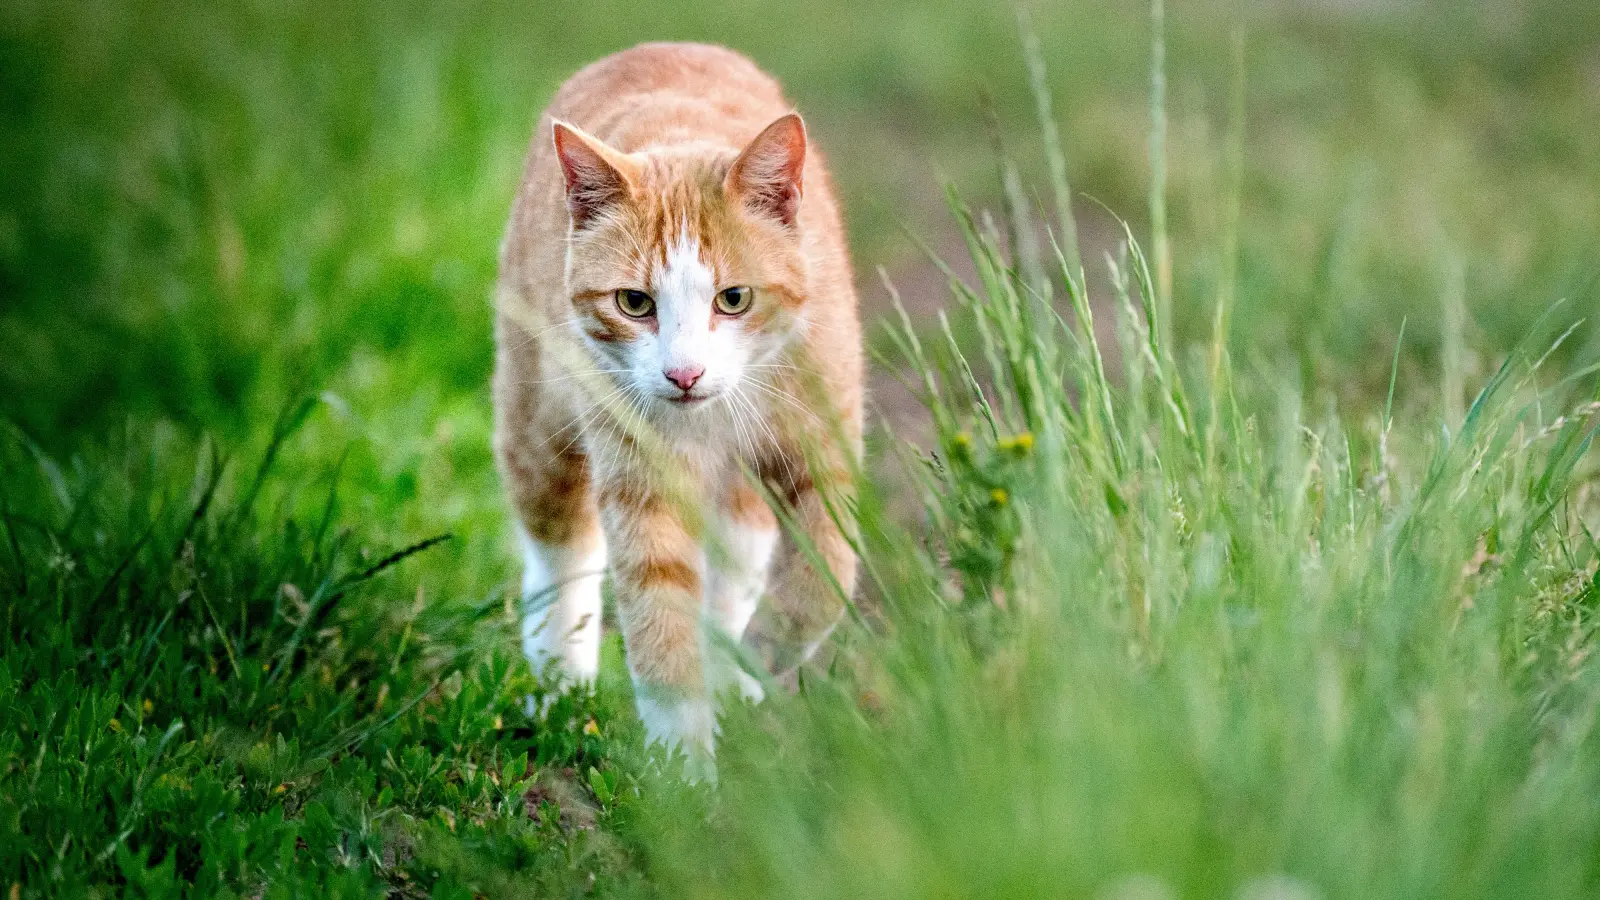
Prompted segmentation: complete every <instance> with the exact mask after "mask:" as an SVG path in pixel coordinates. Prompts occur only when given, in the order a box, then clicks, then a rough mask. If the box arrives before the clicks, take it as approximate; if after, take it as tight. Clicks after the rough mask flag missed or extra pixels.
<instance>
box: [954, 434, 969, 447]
mask: <svg viewBox="0 0 1600 900" xmlns="http://www.w3.org/2000/svg"><path fill="white" fill-rule="evenodd" d="M951 440H953V441H955V445H956V446H957V447H971V446H972V435H970V434H967V433H966V432H965V431H958V432H956V436H955V437H954V438H952V439H951Z"/></svg>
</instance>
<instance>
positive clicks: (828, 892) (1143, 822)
mask: <svg viewBox="0 0 1600 900" xmlns="http://www.w3.org/2000/svg"><path fill="white" fill-rule="evenodd" d="M1158 83H1159V82H1158ZM1042 108H1046V109H1047V108H1048V107H1047V106H1042ZM1051 152H1052V154H1054V153H1056V152H1058V151H1055V150H1054V149H1053V148H1052V151H1051ZM1051 171H1064V164H1063V163H1062V161H1061V160H1060V159H1054V160H1052V166H1051ZM1060 183H1062V184H1064V183H1065V180H1064V178H1063V179H1060ZM1060 208H1065V207H1064V206H1062V207H1060ZM952 212H953V214H954V215H955V217H956V220H957V221H958V223H959V224H960V225H961V227H962V229H963V233H964V235H965V238H966V245H967V249H968V251H969V252H970V254H971V257H972V262H973V264H974V268H975V271H976V273H977V278H976V281H974V282H973V283H970V284H968V283H963V282H961V281H960V280H957V279H954V278H953V279H952V280H951V283H950V287H951V291H952V297H953V299H954V304H953V306H952V307H950V308H949V309H948V310H947V311H946V312H945V313H944V314H941V318H940V325H941V328H940V329H939V330H938V331H937V332H936V333H933V334H932V335H931V336H930V335H929V334H927V333H923V332H920V331H919V330H918V329H917V328H915V327H912V325H911V324H910V322H909V320H907V321H905V324H904V326H903V327H902V328H900V329H899V331H898V333H897V335H896V339H897V342H898V345H899V347H900V349H901V351H902V352H903V355H904V357H905V359H906V360H907V362H908V363H909V367H910V369H911V371H912V372H913V378H912V379H911V381H912V383H913V384H914V386H915V387H916V388H917V390H918V391H919V392H920V394H921V399H922V401H923V402H924V403H925V404H926V405H927V407H928V409H929V412H930V413H931V416H932V419H933V422H934V427H935V437H934V444H933V445H932V446H930V447H928V448H925V449H924V450H923V451H921V452H920V453H919V454H918V455H917V456H916V458H915V459H914V460H912V461H911V463H910V465H911V467H912V469H913V471H914V475H915V477H916V479H917V483H918V484H919V486H920V494H921V497H922V500H923V508H924V520H923V522H922V523H921V524H920V527H917V528H913V529H911V530H905V529H902V528H897V527H895V526H894V525H893V524H891V523H887V522H885V521H883V520H882V519H881V517H880V514H879V513H878V512H877V509H878V507H877V506H876V505H875V504H874V501H873V498H872V497H871V496H870V495H869V496H868V497H866V498H865V499H864V500H863V502H862V506H861V514H862V516H863V517H864V519H865V520H866V522H867V524H868V527H866V528H864V534H866V535H867V536H868V537H867V538H866V539H865V540H866V543H867V546H866V547H864V548H863V552H864V561H865V564H866V569H867V571H868V572H869V575H870V578H871V580H872V582H873V585H874V587H875V588H876V590H877V592H878V595H879V596H880V597H881V600H882V615H881V621H880V626H881V627H879V628H877V629H876V630H873V631H870V632H869V631H855V632H854V633H852V634H850V635H847V636H846V637H844V638H842V641H841V642H842V645H843V650H842V652H841V655H840V657H839V658H838V659H836V660H835V663H834V667H833V670H832V671H831V673H830V674H829V676H828V677H825V678H818V679H813V680H812V681H811V682H810V683H809V684H808V686H807V689H806V690H804V691H802V692H801V694H800V695H799V696H797V697H794V698H790V699H781V698H780V699H778V700H775V701H774V702H773V703H772V704H771V705H770V706H769V707H768V708H765V709H763V710H761V711H759V712H758V713H755V714H752V715H746V716H736V717H735V720H734V721H733V722H731V723H730V724H729V728H728V734H727V735H726V739H725V741H724V744H723V750H722V757H721V762H720V766H721V770H722V773H723V781H722V796H721V807H722V808H721V810H720V815H718V816H717V817H716V818H715V819H714V820H713V821H712V822H711V823H710V825H709V826H707V827H706V828H698V827H691V828H682V827H679V828H677V829H676V830H675V831H674V830H673V829H668V833H669V834H675V835H676V837H675V839H663V840H662V841H661V848H660V849H659V852H658V853H657V855H656V856H655V857H654V859H655V861H656V863H657V865H658V866H659V867H660V869H661V870H662V874H663V877H664V879H665V881H666V883H667V884H668V885H669V889H670V891H671V892H673V893H675V894H681V895H683V896H695V897H745V896H765V897H777V898H812V897H819V898H820V897H828V898H835V897H874V898H895V897H908V898H910V897H919V898H920V897H930V896H984V897H1039V896H1102V897H1134V896H1137V897H1202V896H1249V897H1257V896H1272V897H1324V896H1326V897H1362V898H1382V897H1395V898H1401V897H1405V898H1417V897H1452V898H1459V897H1478V896H1482V897H1494V896H1539V897H1584V896H1591V895H1593V894H1594V893H1595V891H1596V890H1597V889H1600V870H1597V869H1596V868H1595V865H1594V858H1593V853H1592V850H1593V848H1594V847H1595V846H1596V842H1597V841H1600V768H1597V767H1596V766H1595V761H1596V760H1597V759H1600V755H1597V754H1600V731H1597V730H1596V724H1597V722H1596V716H1595V714H1594V713H1595V710H1596V709H1600V669H1597V668H1596V666H1595V664H1594V663H1593V648H1594V644H1593V641H1594V628H1595V624H1596V618H1595V616H1596V612H1595V608H1596V603H1597V602H1600V578H1597V575H1596V564H1597V560H1600V547H1597V544H1596V541H1595V538H1594V536H1593V534H1592V531H1591V529H1593V528H1594V527H1595V523H1596V519H1595V512H1596V510H1595V509H1594V507H1593V504H1592V494H1586V493H1585V492H1581V491H1578V490H1577V489H1578V488H1579V487H1580V486H1582V485H1586V484H1588V483H1590V480H1591V479H1592V478H1593V475H1594V471H1593V464H1592V461H1591V460H1590V457H1589V456H1588V453H1589V450H1590V448H1591V444H1592V441H1593V439H1594V436H1595V433H1596V424H1595V422H1596V416H1595V411H1596V408H1597V407H1596V406H1595V405H1594V403H1593V402H1591V401H1593V400H1594V398H1595V395H1594V394H1592V393H1585V392H1584V391H1583V390H1581V389H1580V387H1581V385H1582V384H1584V383H1586V381H1585V379H1567V380H1558V379H1556V378H1555V377H1553V376H1554V374H1555V373H1550V372H1543V371H1541V365H1542V364H1543V363H1544V362H1545V360H1546V359H1547V358H1548V357H1549V353H1548V349H1549V348H1550V344H1551V336H1550V335H1548V334H1545V335H1544V336H1543V337H1541V336H1540V333H1536V334H1534V335H1530V337H1529V338H1528V340H1527V341H1525V342H1524V344H1523V345H1522V346H1519V347H1518V348H1517V349H1516V350H1515V351H1514V352H1512V353H1510V354H1508V355H1507V356H1506V357H1505V359H1504V361H1503V362H1502V363H1501V364H1500V366H1499V367H1498V370H1497V371H1496V372H1495V373H1494V375H1493V376H1492V377H1491V378H1489V379H1488V380H1487V383H1486V384H1484V385H1483V386H1482V388H1481V390H1480V391H1479V393H1478V394H1477V396H1476V398H1475V399H1474V400H1473V401H1472V403H1471V405H1470V407H1469V408H1467V409H1465V410H1464V411H1463V412H1462V413H1461V415H1460V418H1459V419H1458V420H1456V421H1453V422H1452V421H1448V420H1447V421H1446V422H1445V424H1443V425H1442V426H1441V425H1438V424H1434V423H1432V422H1430V421H1428V420H1426V419H1423V418H1413V419H1406V420H1403V419H1399V418H1396V417H1395V416H1394V414H1393V403H1394V388H1393V385H1394V377H1393V375H1391V379H1390V380H1391V385H1392V387H1391V393H1390V399H1389V402H1388V404H1387V405H1386V406H1385V408H1384V409H1382V410H1381V411H1372V410H1368V411H1364V412H1362V413H1360V414H1359V415H1358V417H1357V418H1356V419H1355V421H1354V424H1352V423H1351V422H1348V421H1344V420H1342V419H1341V418H1340V416H1339V414H1338V413H1337V412H1336V411H1329V412H1326V413H1322V414H1315V415H1314V414H1311V413H1308V412H1307V411H1306V409H1305V408H1304V402H1303V400H1302V397H1301V395H1300V393H1299V392H1298V391H1297V390H1296V389H1295V387H1294V386H1293V383H1292V381H1291V380H1290V379H1288V378H1278V379H1275V378H1273V377H1272V376H1271V375H1270V373H1269V374H1268V375H1267V376H1266V377H1265V378H1262V377H1250V378H1247V377H1243V376H1242V375H1241V374H1240V373H1237V372H1236V371H1235V370H1234V363H1233V362H1232V360H1231V358H1230V356H1229V355H1228V354H1227V353H1226V352H1225V349H1226V345H1225V337H1224V336H1223V335H1224V333H1225V332H1224V329H1223V327H1222V325H1225V322H1226V318H1225V314H1226V309H1225V308H1219V311H1218V314H1217V316H1216V317H1215V318H1216V320H1217V321H1218V322H1219V323H1222V325H1219V327H1218V336H1217V337H1216V339H1215V340H1216V341H1217V346H1216V347H1214V348H1213V350H1212V352H1211V353H1209V354H1207V358H1206V360H1205V362H1204V364H1202V365H1195V366H1187V367H1186V366H1185V365H1184V364H1183V360H1182V359H1181V357H1180V354H1179V353H1178V352H1177V350H1176V348H1175V347H1174V346H1173V345H1172V344H1171V343H1170V341H1169V340H1168V339H1167V337H1166V335H1167V334H1169V333H1170V332H1169V329H1168V328H1167V327H1166V323H1165V322H1164V317H1165V309H1164V307H1165V302H1164V301H1163V298H1162V291H1163V288H1162V285H1161V280H1162V279H1161V277H1160V276H1158V275H1155V274H1153V272H1152V266H1151V264H1150V262H1149V261H1148V260H1147V257H1146V254H1145V251H1144V249H1143V248H1142V246H1141V245H1140V243H1139V242H1138V241H1137V240H1135V238H1134V236H1133V233H1132V231H1131V230H1128V231H1126V233H1125V236H1126V240H1125V242H1124V244H1123V246H1122V249H1121V253H1120V255H1118V256H1117V257H1115V258H1113V259H1108V260H1106V263H1107V264H1108V265H1109V267H1110V283H1111V285H1112V291H1113V296H1112V297H1109V298H1089V297H1088V296H1087V295H1086V292H1085V286H1084V285H1085V279H1084V277H1083V271H1082V270H1081V269H1079V268H1078V267H1077V266H1075V265H1074V264H1073V260H1074V259H1075V254H1076V251H1075V249H1068V248H1063V247H1060V246H1057V247H1056V248H1055V252H1054V255H1053V257H1052V261H1053V265H1054V270H1053V271H1051V272H1049V273H1048V275H1049V277H1048V278H1047V279H1046V281H1045V282H1044V283H1046V284H1048V285H1051V286H1053V287H1052V289H1053V290H1054V291H1057V292H1060V293H1061V294H1062V295H1064V296H1065V298H1066V300H1067V304H1066V305H1067V306H1068V307H1069V308H1070V311H1071V313H1072V315H1070V316H1065V317H1064V316H1063V315H1061V314H1059V313H1058V310H1057V308H1056V306H1055V305H1054V304H1052V302H1051V298H1050V296H1049V293H1048V292H1041V291H1040V290H1039V288H1038V286H1039V285H1040V284H1041V281H1040V279H1039V277H1038V274H1039V273H1037V272H1030V271H1028V268H1029V266H1028V265H1027V260H1025V259H1019V258H1017V257H1013V256H1011V255H1009V254H1008V252H1007V250H1006V249H1005V248H1006V246H1007V242H1006V241H1005V240H1004V239H1003V238H1002V236H1001V231H1002V229H1001V228H999V227H997V226H995V224H994V223H993V221H992V220H991V219H989V218H987V217H984V216H979V215H975V214H974V213H972V212H971V211H970V210H969V209H967V208H966V207H965V206H964V205H963V204H962V203H961V202H960V200H959V198H956V197H955V196H954V195H952ZM1027 212H1028V211H1027V210H1024V209H1018V208H1011V209H1008V210H1006V219H1007V220H1008V222H1007V225H1008V229H1009V233H1011V234H1015V233H1017V232H1018V231H1020V230H1022V229H1025V228H1027V227H1029V226H1028V224H1027V222H1026V215H1025V214H1026V213H1027ZM1056 233H1064V234H1071V233H1072V232H1071V229H1070V228H1067V227H1059V228H1058V229H1057V230H1056ZM1225 241H1227V242H1231V241H1232V238H1231V237H1229V238H1226V239H1225ZM1232 290H1233V288H1232V287H1231V286H1230V287H1229V288H1228V289H1227V290H1225V291H1224V292H1222V293H1221V294H1220V295H1219V297H1218V300H1217V302H1218V303H1219V304H1221V303H1226V302H1228V301H1229V298H1230V296H1231V291H1232ZM1178 299H1179V301H1180V302H1183V301H1184V300H1185V299H1186V298H1182V297H1180V298H1178ZM1187 299H1188V300H1189V301H1190V302H1192V301H1193V300H1194V299H1196V298H1187ZM1447 302H1448V298H1447ZM1108 307H1110V308H1112V309H1115V310H1116V311H1117V313H1118V317H1117V329H1118V338H1119V342H1118V343H1119V345H1120V347H1121V348H1122V350H1123V353H1122V356H1121V362H1120V371H1115V369H1116V368H1117V367H1116V366H1115V365H1114V364H1113V363H1112V362H1110V361H1108V358H1107V352H1106V348H1102V347H1101V346H1100V345H1099V342H1098V339H1097V337H1096V332H1095V330H1094V328H1093V322H1092V318H1093V316H1094V315H1095V314H1097V313H1099V314H1104V312H1105V311H1106V310H1107V308H1108ZM1558 309H1559V308H1558ZM1445 313H1446V315H1447V320H1449V321H1453V322H1455V323H1456V325H1455V327H1456V328H1459V327H1460V325H1459V322H1460V316H1459V312H1458V311H1457V312H1456V313H1455V314H1454V316H1453V318H1452V317H1451V315H1450V313H1451V311H1450V309H1449V308H1447V309H1446V310H1445ZM1556 315H1560V313H1559V312H1557V313H1556ZM1545 321H1546V322H1548V321H1549V320H1548V319H1547V320H1545ZM1567 333H1569V334H1570V331H1569V332H1567ZM1565 337H1566V334H1563V335H1562V336H1561V337H1560V338H1556V339H1555V341H1554V343H1556V344H1559V343H1560V341H1561V340H1562V339H1564V338H1565ZM1457 340H1458V339H1457ZM1540 342H1542V343H1540ZM1457 356H1458V354H1451V355H1448V356H1447V359H1454V358H1457ZM1397 358H1398V357H1397ZM1397 365H1398V363H1397ZM1586 378H1587V376H1586ZM1452 379H1456V383H1459V373H1454V374H1452V373H1451V372H1446V373H1445V377H1444V380H1445V382H1446V383H1451V381H1452ZM1590 390H1592V388H1590ZM1401 399H1402V400H1404V399H1406V398H1403V397H1402V398H1401ZM1429 399H1430V400H1431V398H1429ZM1445 409H1446V411H1447V412H1446V414H1447V415H1448V404H1446V406H1445ZM1586 496H1587V497H1588V498H1589V499H1588V500H1585V497H1586ZM879 500H881V498H879ZM707 831H709V834H707Z"/></svg>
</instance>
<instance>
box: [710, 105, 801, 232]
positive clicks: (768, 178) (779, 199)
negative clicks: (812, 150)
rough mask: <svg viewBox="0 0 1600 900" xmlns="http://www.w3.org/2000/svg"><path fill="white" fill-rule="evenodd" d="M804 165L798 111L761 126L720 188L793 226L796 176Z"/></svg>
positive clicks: (797, 198) (797, 201)
mask: <svg viewBox="0 0 1600 900" xmlns="http://www.w3.org/2000/svg"><path fill="white" fill-rule="evenodd" d="M805 165H806V126H805V123H804V122H802V121H800V114H799V113H789V114H788V115H786V116H783V117H782V118H780V119H778V120H777V121H776V122H773V123H772V124H771V125H768V126H767V127H766V128H764V129H762V131H761V133H760V134H758V135H756V138H755V140H753V141H751V142H750V145H749V146H748V147H745V148H744V151H743V152H741V153H740V154H739V158H738V159H736V160H734V161H733V168H731V169H729V170H728V180H727V182H726V183H725V184H724V189H725V190H726V191H727V193H728V196H730V197H736V198H738V199H739V200H740V201H742V202H743V203H745V204H746V205H747V206H749V207H750V209H752V210H754V211H755V212H758V213H760V214H762V215H767V216H771V217H773V218H775V219H777V220H778V221H780V222H782V223H783V224H785V225H793V224H794V222H795V218H796V217H797V216H798V215H799V214H800V175H801V172H802V171H803V170H804V169H805Z"/></svg>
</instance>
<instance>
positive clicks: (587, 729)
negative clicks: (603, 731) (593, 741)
mask: <svg viewBox="0 0 1600 900" xmlns="http://www.w3.org/2000/svg"><path fill="white" fill-rule="evenodd" d="M583 733H584V734H592V735H596V736H599V734H600V726H599V725H597V724H595V721H594V720H593V719H590V720H589V721H587V722H585V723H583Z"/></svg>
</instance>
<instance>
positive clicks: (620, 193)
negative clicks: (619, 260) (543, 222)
mask: <svg viewBox="0 0 1600 900" xmlns="http://www.w3.org/2000/svg"><path fill="white" fill-rule="evenodd" d="M552 127H553V131H554V133H555V145H556V159H558V160H560V161H561V176H562V178H564V179H565V180H566V185H567V211H568V212H570V213H571V214H572V224H573V227H575V228H582V227H584V226H585V225H588V224H589V223H590V222H592V221H594V219H595V218H596V217H597V216H599V215H600V214H601V213H603V212H605V211H606V210H607V209H609V208H610V207H612V206H615V205H616V204H618V203H621V202H622V201H623V200H626V199H627V197H628V193H629V189H630V188H629V186H630V182H629V179H628V170H629V169H630V168H631V166H630V164H629V163H628V160H627V158H626V157H624V156H623V155H622V154H621V153H618V152H617V151H615V150H613V149H611V148H610V147H608V146H606V144H605V142H604V141H601V140H600V139H599V138H597V137H594V136H593V135H589V134H585V133H584V132H583V131H582V130H581V129H579V128H576V127H574V126H571V125H568V124H567V123H565V122H562V121H560V120H556V121H555V122H553V123H552Z"/></svg>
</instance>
